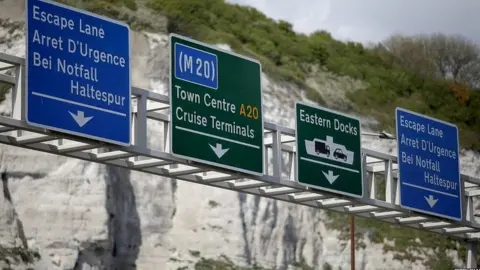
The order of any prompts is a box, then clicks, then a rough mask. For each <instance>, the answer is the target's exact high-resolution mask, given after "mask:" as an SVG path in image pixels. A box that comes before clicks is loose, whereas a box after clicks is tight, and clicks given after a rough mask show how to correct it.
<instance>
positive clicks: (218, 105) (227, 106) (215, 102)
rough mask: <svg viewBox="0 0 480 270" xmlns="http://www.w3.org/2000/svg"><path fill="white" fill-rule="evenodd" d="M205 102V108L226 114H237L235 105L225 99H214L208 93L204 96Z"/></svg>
mask: <svg viewBox="0 0 480 270" xmlns="http://www.w3.org/2000/svg"><path fill="white" fill-rule="evenodd" d="M203 102H204V103H205V106H207V107H210V108H214V109H219V110H222V111H225V112H231V113H235V104H232V103H230V102H228V101H226V100H225V99H224V98H223V99H212V97H211V96H210V94H208V93H206V94H205V95H204V96H203Z"/></svg>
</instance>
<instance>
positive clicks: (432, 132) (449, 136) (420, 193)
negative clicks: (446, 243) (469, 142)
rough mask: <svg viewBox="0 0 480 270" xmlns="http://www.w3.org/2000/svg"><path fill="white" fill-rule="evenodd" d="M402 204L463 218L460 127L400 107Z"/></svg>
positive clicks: (398, 135)
mask: <svg viewBox="0 0 480 270" xmlns="http://www.w3.org/2000/svg"><path fill="white" fill-rule="evenodd" d="M395 113H396V121H397V140H398V166H399V168H398V170H399V178H400V204H401V206H402V207H404V208H407V209H411V210H414V211H418V212H423V213H426V214H431V215H436V216H439V217H443V218H448V219H453V220H462V206H463V205H462V202H463V185H462V183H461V182H460V161H459V151H458V149H459V146H458V128H457V126H455V125H453V124H450V123H446V122H443V121H440V120H438V119H434V118H430V117H427V116H423V115H420V114H417V113H414V112H411V111H407V110H405V109H402V108H397V109H396V111H395Z"/></svg>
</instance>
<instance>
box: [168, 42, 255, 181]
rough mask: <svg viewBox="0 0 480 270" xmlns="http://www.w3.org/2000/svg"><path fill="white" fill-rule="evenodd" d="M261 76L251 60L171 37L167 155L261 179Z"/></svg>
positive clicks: (205, 45)
mask: <svg viewBox="0 0 480 270" xmlns="http://www.w3.org/2000/svg"><path fill="white" fill-rule="evenodd" d="M261 72H262V67H261V64H260V63H259V62H258V61H256V60H254V59H250V58H247V57H244V56H241V55H237V54H235V53H232V52H227V51H223V50H220V49H218V48H215V47H213V46H210V45H208V44H205V43H201V42H198V41H195V40H192V39H189V38H186V37H183V36H179V35H176V34H171V35H170V105H171V126H170V139H171V149H170V150H171V152H172V154H173V155H175V156H178V157H182V158H185V159H189V160H193V161H196V162H199V163H205V164H209V165H213V166H218V167H222V168H225V169H230V170H235V171H239V172H243V173H248V174H255V175H262V174H263V163H264V162H263V155H264V147H263V111H262V86H261Z"/></svg>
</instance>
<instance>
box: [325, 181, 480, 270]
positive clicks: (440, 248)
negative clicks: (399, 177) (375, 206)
mask: <svg viewBox="0 0 480 270" xmlns="http://www.w3.org/2000/svg"><path fill="white" fill-rule="evenodd" d="M375 177H376V181H377V182H378V185H377V194H376V198H378V199H383V200H384V199H385V193H384V192H383V191H384V190H385V181H384V180H383V179H382V178H381V176H375ZM327 214H328V216H329V218H330V219H329V221H328V223H327V226H329V227H330V228H335V229H337V230H340V238H341V239H342V240H344V241H347V240H348V239H349V237H350V231H349V229H350V228H349V226H345V224H349V218H350V216H349V215H347V214H343V213H338V212H332V211H328V212H327ZM365 234H366V235H368V238H369V240H370V241H372V242H374V243H384V240H387V241H389V242H390V241H391V242H393V244H392V245H391V244H389V243H387V244H385V245H384V247H383V249H384V251H385V252H388V251H392V252H394V253H395V254H394V258H395V259H398V260H408V261H416V260H423V259H422V257H421V256H420V255H423V257H426V258H427V260H426V261H425V263H424V265H425V266H426V267H428V268H427V269H432V270H447V269H453V268H454V267H453V266H452V265H453V262H452V260H451V258H450V257H448V256H447V255H446V251H449V250H456V251H457V252H458V256H459V259H460V260H463V261H465V259H466V256H467V255H466V254H467V253H466V245H465V243H461V242H459V241H457V240H455V239H453V238H449V237H441V236H440V235H438V234H434V233H430V232H427V231H423V230H412V229H408V228H405V227H401V226H397V225H392V224H390V223H386V222H380V221H375V220H373V219H368V218H363V217H355V237H356V238H355V240H356V247H357V248H364V246H365V245H364V243H363V241H362V240H361V238H362V237H363V235H365ZM425 248H431V249H432V250H433V255H432V254H428V253H427V250H425ZM477 253H478V255H477V256H478V257H477V258H479V259H478V263H479V264H480V250H477Z"/></svg>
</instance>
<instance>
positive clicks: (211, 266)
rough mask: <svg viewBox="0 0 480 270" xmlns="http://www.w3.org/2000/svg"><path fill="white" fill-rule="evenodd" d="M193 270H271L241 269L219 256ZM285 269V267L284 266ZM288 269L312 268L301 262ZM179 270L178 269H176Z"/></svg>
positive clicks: (198, 263) (327, 268)
mask: <svg viewBox="0 0 480 270" xmlns="http://www.w3.org/2000/svg"><path fill="white" fill-rule="evenodd" d="M194 268H195V270H273V269H270V268H264V267H261V266H259V265H257V264H253V265H251V266H248V267H242V266H237V265H235V264H234V263H233V262H232V261H231V260H230V259H229V258H228V257H226V256H221V257H220V258H218V259H206V258H203V257H202V258H201V259H200V260H199V261H198V262H197V263H196V264H195V266H194ZM285 268H287V266H285ZM288 269H292V270H313V269H314V268H313V267H310V266H308V265H307V264H306V263H305V262H304V261H303V260H302V261H301V262H294V263H292V264H291V265H289V268H288ZM323 269H325V270H331V269H332V268H331V265H329V264H328V263H325V264H324V265H323ZM178 270H179V269H178Z"/></svg>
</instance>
